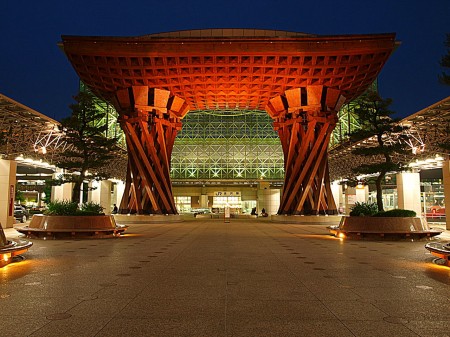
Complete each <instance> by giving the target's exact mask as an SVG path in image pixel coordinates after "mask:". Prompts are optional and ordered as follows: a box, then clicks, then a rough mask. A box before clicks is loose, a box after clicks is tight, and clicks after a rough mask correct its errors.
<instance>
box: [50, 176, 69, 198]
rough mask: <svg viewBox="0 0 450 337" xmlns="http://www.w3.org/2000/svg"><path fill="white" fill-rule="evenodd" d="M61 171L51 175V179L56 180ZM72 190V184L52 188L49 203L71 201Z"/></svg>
mask: <svg viewBox="0 0 450 337" xmlns="http://www.w3.org/2000/svg"><path fill="white" fill-rule="evenodd" d="M62 173H63V171H62V170H60V169H59V170H57V171H56V172H55V173H54V174H53V177H52V178H53V179H57V178H58V176H59V175H60V174H62ZM72 189H73V183H66V184H62V185H59V186H52V195H51V197H50V201H56V200H59V201H63V200H67V201H72Z"/></svg>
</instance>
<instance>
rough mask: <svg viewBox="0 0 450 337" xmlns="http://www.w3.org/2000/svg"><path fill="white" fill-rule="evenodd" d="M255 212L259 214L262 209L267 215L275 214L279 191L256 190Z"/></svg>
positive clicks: (278, 204) (268, 189)
mask: <svg viewBox="0 0 450 337" xmlns="http://www.w3.org/2000/svg"><path fill="white" fill-rule="evenodd" d="M257 193H258V207H257V212H258V214H261V212H262V210H263V208H264V210H265V211H266V213H267V214H268V215H272V214H277V211H278V208H279V207H280V190H279V189H274V188H266V189H258V192H257Z"/></svg>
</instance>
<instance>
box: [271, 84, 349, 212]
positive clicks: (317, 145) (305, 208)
mask: <svg viewBox="0 0 450 337" xmlns="http://www.w3.org/2000/svg"><path fill="white" fill-rule="evenodd" d="M344 102H345V98H344V97H343V96H342V95H340V91H339V90H336V89H330V88H327V87H325V86H321V85H317V86H307V87H305V88H296V89H291V90H287V91H285V93H284V94H283V95H280V96H276V97H274V98H272V99H270V100H269V103H268V105H267V107H266V110H267V112H268V113H269V115H270V117H272V119H273V120H274V123H273V125H274V129H275V130H277V131H278V135H279V136H280V140H281V145H282V148H283V153H284V168H285V179H284V188H283V193H282V197H281V203H280V209H279V210H278V214H288V215H296V214H305V215H316V214H336V213H337V209H336V204H335V202H334V199H333V195H332V193H331V187H330V178H329V171H328V156H327V149H328V143H329V140H330V136H331V132H332V131H333V129H334V127H335V126H336V122H337V119H338V117H337V111H339V109H340V107H341V105H342V104H343V103H344Z"/></svg>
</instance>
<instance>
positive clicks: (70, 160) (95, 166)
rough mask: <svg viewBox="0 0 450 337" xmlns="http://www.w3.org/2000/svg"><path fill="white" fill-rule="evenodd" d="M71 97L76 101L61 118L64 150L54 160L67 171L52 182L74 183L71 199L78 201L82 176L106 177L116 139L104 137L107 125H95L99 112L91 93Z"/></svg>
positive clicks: (100, 178)
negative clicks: (69, 112)
mask: <svg viewBox="0 0 450 337" xmlns="http://www.w3.org/2000/svg"><path fill="white" fill-rule="evenodd" d="M74 99H75V101H76V104H72V105H71V106H70V108H71V110H72V114H71V116H69V117H67V118H64V119H63V120H62V121H61V125H62V127H63V129H64V131H65V134H66V137H65V140H66V142H67V144H68V150H66V151H65V152H64V156H63V157H62V159H61V160H60V161H59V162H58V163H57V166H58V167H61V168H64V169H66V170H68V171H69V172H70V173H66V174H63V175H61V176H60V177H58V179H57V180H56V181H54V184H58V185H59V184H63V183H67V182H72V183H74V186H73V191H72V201H75V202H80V193H81V187H82V184H83V182H84V180H86V179H89V180H93V179H96V180H102V179H107V178H108V175H107V173H105V169H104V167H105V165H106V164H107V163H108V162H109V161H110V160H111V159H113V158H114V156H115V150H116V142H117V139H116V138H106V136H105V134H106V130H107V127H108V126H107V125H106V124H100V125H99V121H100V120H101V119H102V117H103V114H102V113H99V112H98V111H97V109H96V106H95V103H94V97H93V96H92V95H91V94H89V93H86V92H80V93H79V94H78V95H77V96H75V97H74Z"/></svg>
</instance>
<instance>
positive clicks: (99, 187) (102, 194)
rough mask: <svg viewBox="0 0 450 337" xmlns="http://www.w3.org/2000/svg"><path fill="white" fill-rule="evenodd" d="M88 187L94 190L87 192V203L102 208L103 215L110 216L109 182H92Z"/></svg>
mask: <svg viewBox="0 0 450 337" xmlns="http://www.w3.org/2000/svg"><path fill="white" fill-rule="evenodd" d="M89 187H91V188H95V189H93V190H90V191H89V192H88V201H91V202H95V203H96V204H99V205H100V206H102V207H103V211H104V212H105V214H111V182H110V181H109V180H102V181H96V180H93V181H91V182H89Z"/></svg>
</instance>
